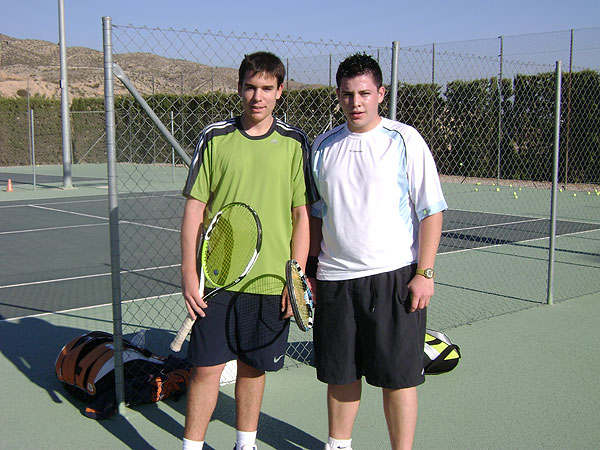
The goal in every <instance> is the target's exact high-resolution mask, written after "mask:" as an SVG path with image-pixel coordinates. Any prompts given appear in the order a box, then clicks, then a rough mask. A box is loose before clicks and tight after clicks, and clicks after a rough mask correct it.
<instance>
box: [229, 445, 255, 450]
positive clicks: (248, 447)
mask: <svg viewBox="0 0 600 450" xmlns="http://www.w3.org/2000/svg"><path fill="white" fill-rule="evenodd" d="M233 450H238V448H237V444H236V445H234V446H233ZM239 450H258V447H257V446H256V445H247V444H246V445H242V448H241V449H239Z"/></svg>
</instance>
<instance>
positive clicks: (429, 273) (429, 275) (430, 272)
mask: <svg viewBox="0 0 600 450" xmlns="http://www.w3.org/2000/svg"><path fill="white" fill-rule="evenodd" d="M423 273H424V274H425V277H426V278H433V269H425V270H424V271H423Z"/></svg>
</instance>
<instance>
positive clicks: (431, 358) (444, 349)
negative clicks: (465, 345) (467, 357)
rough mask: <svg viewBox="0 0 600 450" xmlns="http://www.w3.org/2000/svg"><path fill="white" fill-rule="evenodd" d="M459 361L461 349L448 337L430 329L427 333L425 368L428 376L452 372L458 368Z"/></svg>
mask: <svg viewBox="0 0 600 450" xmlns="http://www.w3.org/2000/svg"><path fill="white" fill-rule="evenodd" d="M459 359H460V348H459V347H458V345H456V344H453V343H452V342H451V341H450V338H449V337H448V336H446V335H445V334H444V333H441V332H439V331H434V330H430V329H427V330H426V331H425V355H424V357H423V367H424V369H425V374H426V375H438V374H440V373H446V372H450V371H451V370H452V369H454V368H455V367H456V366H457V364H458V360H459Z"/></svg>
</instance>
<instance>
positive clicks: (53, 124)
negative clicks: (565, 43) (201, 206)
mask: <svg viewBox="0 0 600 450" xmlns="http://www.w3.org/2000/svg"><path fill="white" fill-rule="evenodd" d="M562 88H563V92H562V105H561V113H562V114H561V152H562V153H561V160H560V163H561V166H560V173H561V178H563V179H564V178H565V177H566V176H568V181H569V182H582V183H583V182H588V183H589V182H592V183H597V182H598V178H599V175H598V169H597V167H599V164H600V161H599V159H600V123H599V122H600V74H598V73H597V72H595V71H582V72H576V73H573V74H568V73H567V74H564V75H563V81H562ZM146 101H147V102H148V104H149V105H150V107H152V108H153V110H154V111H155V112H156V113H157V115H158V116H159V118H160V119H161V121H162V122H163V123H164V124H165V125H166V126H167V128H170V126H171V114H173V128H174V135H175V138H176V139H177V140H178V142H179V143H180V144H181V146H182V147H183V148H184V149H186V150H187V151H188V152H192V151H193V149H194V147H195V145H196V140H197V139H198V136H199V135H200V133H201V131H202V129H203V128H204V127H205V126H206V125H208V124H210V123H212V122H214V121H216V120H222V119H225V118H227V117H230V116H231V115H238V114H240V112H241V110H240V108H241V105H240V101H239V98H238V96H237V94H222V93H208V94H201V95H195V96H179V95H167V94H158V95H154V96H147V97H146ZM500 101H501V103H500ZM30 104H31V108H32V109H33V110H34V115H35V148H36V160H37V162H38V163H40V164H57V163H60V162H61V161H62V144H61V121H60V116H61V108H60V101H59V100H48V99H43V98H39V97H33V98H31V99H30ZM384 104H387V102H384ZM103 111H104V101H103V99H101V98H92V99H90V98H86V99H83V98H76V99H74V100H73V103H72V107H71V112H72V118H71V124H72V147H73V161H74V162H75V163H80V162H105V161H106V143H105V139H104V125H105V124H104V113H103ZM115 113H116V116H117V120H116V124H117V149H118V159H119V161H127V162H136V163H167V162H170V159H171V147H170V146H169V145H168V144H167V142H166V141H165V140H164V139H163V138H162V137H161V136H160V135H159V132H158V131H157V130H156V128H155V127H154V125H153V124H152V123H151V122H150V120H149V119H148V117H147V116H146V115H145V114H144V113H143V111H142V110H141V108H140V107H139V105H137V104H136V103H135V102H134V101H133V99H132V98H131V97H129V96H123V97H117V98H116V99H115ZM275 114H276V115H277V116H278V117H282V118H284V119H285V120H287V121H288V122H289V123H291V124H293V125H296V126H298V127H300V128H302V129H304V130H305V131H306V132H307V134H308V135H309V137H310V138H311V139H314V138H315V137H316V136H317V135H318V134H320V133H322V132H323V131H325V130H327V129H329V128H330V127H331V126H335V125H337V124H340V123H343V121H344V118H343V114H342V111H341V109H340V107H339V105H338V103H337V99H336V94H335V89H333V88H315V89H302V90H295V91H285V92H284V93H283V95H282V99H281V101H280V102H279V103H278V106H277V109H276V111H275ZM382 114H384V115H387V111H385V108H384V110H382ZM553 114H554V74H553V73H543V74H537V75H517V76H515V77H514V78H513V79H503V80H502V86H501V89H499V88H498V79H497V78H494V77H492V78H486V79H479V80H472V81H460V80H459V81H452V82H449V83H448V84H447V85H446V86H445V88H444V89H443V88H442V86H440V85H437V84H416V85H411V84H400V85H399V89H398V102H397V111H396V117H397V118H398V119H399V120H400V121H403V122H406V123H409V124H410V125H413V126H414V127H415V128H417V129H418V130H419V131H420V132H421V133H422V134H423V136H424V137H425V140H426V141H427V142H428V143H429V145H430V147H431V149H432V152H433V154H434V157H435V158H436V161H437V163H438V167H439V169H440V173H443V174H447V175H461V176H476V177H486V178H495V177H496V176H497V174H498V159H499V158H500V177H501V178H504V179H527V180H535V181H537V180H539V181H542V180H543V181H547V180H550V177H551V166H552V164H551V159H552V158H551V153H552V143H553V124H554V118H553ZM28 130H29V123H28V118H27V102H26V99H24V98H16V99H12V98H11V99H6V98H0V164H1V165H5V166H6V165H26V164H29V163H30V156H29V138H28V136H29V131H28ZM499 155H500V157H499ZM179 162H180V161H179Z"/></svg>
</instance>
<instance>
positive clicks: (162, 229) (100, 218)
mask: <svg viewBox="0 0 600 450" xmlns="http://www.w3.org/2000/svg"><path fill="white" fill-rule="evenodd" d="M29 206H31V207H32V208H38V209H45V210H48V211H54V212H61V213H65V214H73V215H75V216H82V217H88V218H91V219H99V220H105V221H108V218H106V217H102V216H94V215H91V214H84V213H78V212H75V211H67V210H65V209H58V208H48V207H46V206H40V205H29ZM119 223H120V224H121V223H123V224H128V225H136V226H139V227H144V228H153V229H156V230H161V231H172V232H175V233H179V232H180V230H178V229H176V228H166V227H159V226H157V225H148V224H147V223H140V222H132V221H130V220H120V219H119Z"/></svg>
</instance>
